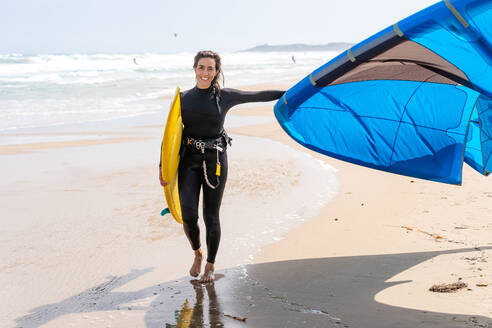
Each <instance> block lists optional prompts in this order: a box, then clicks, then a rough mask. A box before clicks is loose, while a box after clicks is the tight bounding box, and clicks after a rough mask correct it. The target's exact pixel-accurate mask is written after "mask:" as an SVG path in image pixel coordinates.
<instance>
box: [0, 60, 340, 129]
mask: <svg viewBox="0 0 492 328" xmlns="http://www.w3.org/2000/svg"><path fill="white" fill-rule="evenodd" d="M221 55H222V62H223V71H224V75H225V86H226V87H237V86H243V85H251V84H258V83H269V84H272V83H289V84H290V83H291V81H298V80H300V79H301V78H303V77H304V76H305V75H307V74H309V73H310V72H311V71H312V70H314V69H315V68H317V67H318V66H320V65H321V64H323V63H325V62H326V61H328V60H329V59H331V58H332V57H334V56H335V55H336V53H335V52H299V53H286V52H267V53H260V52H258V53H256V52H237V53H224V54H221ZM193 56H194V54H193V53H178V54H124V55H123V54H91V55H88V54H66V55H63V54H58V55H49V54H47V55H25V54H3V55H2V54H0V131H5V130H18V129H22V128H29V127H42V126H51V125H60V124H70V123H81V122H94V121H101V120H109V119H114V118H122V117H132V116H136V115H141V114H146V113H155V112H159V111H162V110H163V102H162V98H163V97H170V96H171V95H172V94H173V93H174V91H175V89H176V86H178V85H179V86H180V87H181V88H182V89H187V88H190V87H192V86H193V85H194V79H195V76H194V72H193V69H192V65H193ZM292 56H294V58H295V62H296V63H294V61H293V60H292ZM0 138H1V137H0Z"/></svg>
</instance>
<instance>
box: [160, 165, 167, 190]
mask: <svg viewBox="0 0 492 328" xmlns="http://www.w3.org/2000/svg"><path fill="white" fill-rule="evenodd" d="M159 182H160V183H161V186H163V187H165V186H167V185H168V184H169V183H168V182H167V181H166V180H164V179H163V178H162V170H161V168H160V167H159Z"/></svg>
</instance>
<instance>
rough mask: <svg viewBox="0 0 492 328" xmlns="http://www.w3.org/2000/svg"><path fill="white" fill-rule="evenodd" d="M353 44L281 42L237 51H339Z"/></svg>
mask: <svg viewBox="0 0 492 328" xmlns="http://www.w3.org/2000/svg"><path fill="white" fill-rule="evenodd" d="M351 46H353V44H352V43H347V42H331V43H327V44H303V43H295V44H282V45H268V44H264V45H261V46H256V47H254V48H250V49H245V50H240V51H238V52H274V51H286V52H293V51H340V50H346V49H348V48H350V47H351Z"/></svg>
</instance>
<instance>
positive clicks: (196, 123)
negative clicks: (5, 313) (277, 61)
mask: <svg viewBox="0 0 492 328" xmlns="http://www.w3.org/2000/svg"><path fill="white" fill-rule="evenodd" d="M193 69H194V70H195V75H196V85H195V87H194V88H192V89H190V90H187V91H183V92H181V94H180V97H181V116H182V119H183V126H184V128H183V144H182V146H181V148H182V151H181V159H180V163H179V168H178V185H179V199H180V203H181V214H182V218H183V228H184V232H185V234H186V236H187V237H188V240H189V241H190V244H191V247H192V249H193V251H194V253H195V258H194V261H193V265H192V266H191V269H190V275H192V276H193V277H197V276H198V275H199V274H200V272H201V264H202V259H203V252H202V249H201V248H200V230H199V227H198V201H199V196H200V189H202V190H203V219H204V221H205V227H206V241H207V263H206V265H205V271H204V273H203V275H202V277H201V278H200V281H201V282H212V281H214V263H215V256H216V255H217V250H218V248H219V241H220V220H219V210H220V204H221V202H222V195H223V193H224V187H225V185H226V181H227V152H226V148H227V145H228V143H229V142H230V140H229V137H228V136H227V134H226V133H225V131H224V120H225V116H226V114H227V112H228V111H229V109H230V108H231V107H233V106H235V105H238V104H242V103H247V102H257V101H272V100H275V99H279V98H280V97H281V96H282V94H283V93H284V91H275V90H270V91H257V92H248V91H240V90H236V89H229V88H225V89H221V88H220V84H219V77H220V76H223V75H222V69H221V59H220V56H219V55H218V54H217V53H215V52H213V51H200V52H198V53H197V54H196V56H195V60H194V64H193ZM162 165H166V163H162ZM159 180H160V183H161V185H162V186H163V187H164V186H166V185H167V181H164V180H163V179H162V175H161V169H159Z"/></svg>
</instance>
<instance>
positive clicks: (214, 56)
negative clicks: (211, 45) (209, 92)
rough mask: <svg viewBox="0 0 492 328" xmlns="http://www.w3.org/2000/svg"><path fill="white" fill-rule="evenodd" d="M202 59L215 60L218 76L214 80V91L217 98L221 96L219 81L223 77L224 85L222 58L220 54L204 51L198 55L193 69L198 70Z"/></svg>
mask: <svg viewBox="0 0 492 328" xmlns="http://www.w3.org/2000/svg"><path fill="white" fill-rule="evenodd" d="M202 58H212V59H213V60H215V71H216V72H217V74H216V75H215V77H214V79H213V80H212V83H211V85H212V88H213V91H214V94H215V95H216V96H219V95H220V84H219V79H220V78H221V77H222V83H224V74H223V73H222V63H221V61H220V56H219V54H218V53H216V52H214V51H211V50H202V51H199V52H197V53H196V55H195V61H194V63H193V68H196V67H197V66H198V61H199V60H200V59H202Z"/></svg>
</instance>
